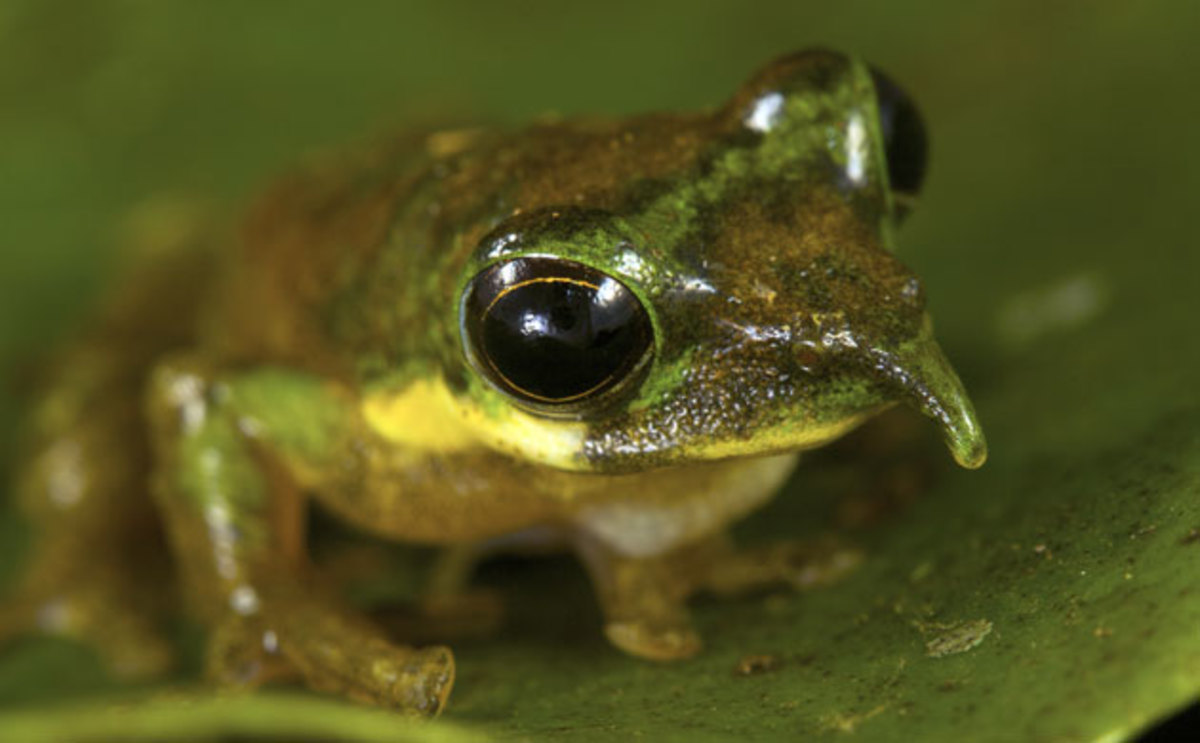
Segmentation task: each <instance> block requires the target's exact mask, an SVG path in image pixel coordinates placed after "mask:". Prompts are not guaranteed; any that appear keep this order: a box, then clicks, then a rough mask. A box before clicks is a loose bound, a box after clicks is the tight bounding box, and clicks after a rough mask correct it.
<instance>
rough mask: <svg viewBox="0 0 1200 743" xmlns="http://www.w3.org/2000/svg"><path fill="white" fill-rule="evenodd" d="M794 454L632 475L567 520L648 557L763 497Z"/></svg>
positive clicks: (716, 527) (734, 516)
mask: <svg viewBox="0 0 1200 743" xmlns="http://www.w3.org/2000/svg"><path fill="white" fill-rule="evenodd" d="M798 456H799V455H797V454H782V455H778V456H773V457H762V458H756V459H746V460H737V461H733V462H725V463H721V464H719V465H708V466H704V467H698V468H685V469H681V470H676V471H671V470H665V471H662V472H660V473H651V474H649V475H642V476H632V477H630V478H629V479H628V481H627V490H628V491H629V492H620V491H619V490H618V491H614V492H612V493H611V494H610V495H609V496H608V497H606V498H604V499H602V500H592V501H591V502H589V503H587V504H580V505H579V506H578V507H577V508H576V509H573V514H572V515H573V518H572V522H573V524H574V525H575V526H576V527H577V528H579V529H582V530H583V531H585V532H587V533H588V534H590V535H592V536H593V537H595V538H596V539H599V540H600V541H602V542H604V543H605V544H607V545H608V546H609V547H610V548H612V549H613V550H614V551H616V552H618V553H619V554H622V555H625V556H627V557H652V556H654V555H658V554H661V553H663V552H668V551H670V550H672V549H674V548H676V547H679V546H682V545H684V544H687V543H689V542H694V541H696V540H697V539H700V538H703V537H705V536H708V535H710V534H714V533H716V532H718V531H720V530H721V529H723V528H724V527H725V526H726V525H728V524H730V523H732V522H734V521H736V520H738V519H740V518H742V517H743V516H745V515H746V514H748V513H750V512H751V511H753V510H754V509H756V508H758V507H759V506H761V505H763V504H764V503H766V502H767V501H768V500H770V499H771V497H772V496H774V495H775V493H776V492H777V491H778V490H779V488H780V486H781V485H783V482H784V480H786V479H787V477H788V475H789V474H791V472H792V470H793V469H794V468H795V466H796V461H797V459H798ZM619 479H623V478H619ZM664 490H666V491H667V492H664Z"/></svg>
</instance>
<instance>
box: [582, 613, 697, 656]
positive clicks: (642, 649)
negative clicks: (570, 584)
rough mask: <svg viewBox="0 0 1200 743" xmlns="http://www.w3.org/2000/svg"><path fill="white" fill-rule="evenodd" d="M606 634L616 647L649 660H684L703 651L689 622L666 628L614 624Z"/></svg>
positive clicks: (644, 623)
mask: <svg viewBox="0 0 1200 743" xmlns="http://www.w3.org/2000/svg"><path fill="white" fill-rule="evenodd" d="M604 634H605V636H606V637H608V641H609V642H611V643H612V644H613V645H615V646H616V647H618V648H620V649H621V650H623V651H625V652H626V653H629V654H630V655H634V656H637V657H639V658H645V659H646V660H657V661H672V660H684V659H686V658H691V657H692V656H694V655H696V654H697V653H699V652H700V650H701V648H702V647H703V643H702V642H701V640H700V635H699V634H697V633H696V630H694V629H693V628H692V627H691V625H689V624H687V623H686V622H679V623H672V624H666V625H663V624H658V623H655V622H651V621H646V620H641V619H633V620H625V621H612V622H608V623H607V624H606V625H605V626H604Z"/></svg>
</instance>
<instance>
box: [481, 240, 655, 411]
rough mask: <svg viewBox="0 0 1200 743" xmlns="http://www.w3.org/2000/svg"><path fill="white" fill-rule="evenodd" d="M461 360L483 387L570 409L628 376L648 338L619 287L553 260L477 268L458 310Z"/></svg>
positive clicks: (636, 305)
mask: <svg viewBox="0 0 1200 743" xmlns="http://www.w3.org/2000/svg"><path fill="white" fill-rule="evenodd" d="M462 327H463V340H464V343H465V345H466V348H467V353H468V356H469V357H470V358H471V359H472V361H473V362H474V364H475V366H476V367H477V368H478V369H479V370H480V371H481V372H482V373H483V374H484V376H486V377H487V378H488V379H489V380H490V381H491V382H492V384H494V385H495V386H496V387H498V388H500V389H501V390H502V391H503V392H505V393H507V394H508V395H510V396H512V397H514V398H516V399H517V400H519V401H521V402H523V403H526V404H529V405H531V406H532V407H534V408H538V409H553V410H564V409H565V410H572V411H573V410H576V409H578V407H579V406H581V405H585V404H587V403H590V402H592V401H594V400H597V399H598V398H600V397H601V396H605V397H607V395H606V393H609V392H611V391H613V390H614V389H616V388H618V387H621V386H623V385H625V384H627V383H629V382H630V380H632V379H634V378H635V377H636V376H637V374H638V372H639V371H640V370H641V369H642V368H644V367H645V365H646V362H647V361H648V359H649V357H650V349H651V347H652V346H653V338H654V331H653V328H652V326H651V323H650V318H649V316H648V315H647V314H646V310H645V308H644V307H642V303H641V302H640V301H639V300H638V298H637V297H636V296H635V295H634V294H633V292H631V291H630V290H629V289H628V288H627V287H626V286H625V285H624V284H622V283H621V282H620V281H617V280H616V279H614V278H612V277H611V276H608V275H606V274H604V273H601V272H600V271H597V270H595V269H593V268H589V267H588V266H584V265H582V264H580V263H575V262H573V261H566V260H560V259H556V258H516V259H514V260H510V261H506V262H504V263H498V264H496V265H494V266H491V267H489V268H486V269H484V270H483V271H481V272H480V273H479V274H477V275H476V276H475V278H473V279H472V280H471V282H470V284H469V285H468V287H467V290H466V293H465V294H464V296H463V304H462Z"/></svg>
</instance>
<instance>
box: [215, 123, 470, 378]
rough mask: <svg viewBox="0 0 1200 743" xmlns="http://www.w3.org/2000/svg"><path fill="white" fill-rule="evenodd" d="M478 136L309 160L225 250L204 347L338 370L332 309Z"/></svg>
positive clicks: (446, 132)
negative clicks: (328, 326) (442, 170)
mask: <svg viewBox="0 0 1200 743" xmlns="http://www.w3.org/2000/svg"><path fill="white" fill-rule="evenodd" d="M474 136H475V135H474V133H473V130H463V129H435V128H433V127H422V128H411V129H406V130H404V131H401V132H398V133H394V134H391V135H389V136H386V137H377V138H375V139H374V140H372V141H370V142H367V143H364V144H360V145H358V146H355V147H352V148H350V149H343V150H332V151H327V152H320V153H316V154H314V155H311V156H309V157H308V158H307V159H305V160H304V161H302V162H301V163H300V164H299V165H298V166H296V167H294V168H293V169H292V170H291V171H290V172H287V173H285V174H284V175H283V176H281V177H279V178H277V179H276V180H275V181H274V182H273V183H272V184H271V185H270V186H269V187H268V188H267V189H266V190H265V191H264V192H263V193H262V195H261V196H259V197H258V198H257V199H256V200H255V201H254V202H253V203H252V205H251V207H250V208H249V210H248V211H247V212H246V215H245V217H244V219H243V220H242V222H241V225H240V229H239V230H238V231H237V233H236V235H235V237H234V239H233V240H232V241H231V243H230V244H229V245H228V249H227V250H226V251H225V252H224V255H223V257H222V258H223V260H222V266H221V271H220V278H219V282H218V287H217V293H216V295H215V296H216V299H215V301H214V302H213V306H212V307H210V308H209V312H208V313H207V317H206V320H205V322H204V329H205V332H204V334H203V337H204V345H205V347H206V351H207V352H209V353H210V354H212V355H216V356H219V357H222V358H224V359H227V360H229V361H231V362H236V361H239V360H253V361H274V362H279V363H288V364H293V365H295V364H301V365H303V366H306V367H317V368H318V369H319V370H320V371H322V372H323V373H333V372H337V371H339V369H338V368H337V367H338V366H339V364H340V362H339V361H338V360H337V356H338V354H337V349H332V348H329V347H328V346H329V341H328V338H326V337H325V327H324V325H325V323H324V321H323V320H322V318H321V317H320V313H321V312H322V311H323V308H324V306H325V305H326V304H327V303H328V301H329V300H330V298H331V297H332V296H333V295H334V294H335V293H336V292H337V291H338V290H339V288H340V287H341V286H342V284H344V283H345V281H346V280H347V279H348V278H349V277H351V276H352V275H353V273H354V272H355V270H356V268H357V267H360V266H362V265H365V264H367V263H369V261H370V260H371V258H372V256H373V255H374V254H375V253H376V252H377V251H378V250H379V249H380V248H381V246H382V245H383V244H384V243H385V242H386V241H387V238H388V234H389V230H390V229H391V227H392V225H393V223H394V221H395V219H396V214H397V212H398V210H399V209H401V208H402V207H403V205H405V204H406V203H408V202H409V201H410V200H411V199H412V198H413V194H414V193H415V192H416V191H417V190H419V189H420V188H421V186H422V182H423V180H424V179H426V178H427V176H428V173H429V171H430V169H431V167H432V166H433V163H435V162H436V161H437V160H439V159H440V158H444V157H445V156H446V155H447V153H449V152H451V151H452V150H453V149H454V148H456V147H464V146H467V144H468V143H469V142H471V141H472V138H473V137H474Z"/></svg>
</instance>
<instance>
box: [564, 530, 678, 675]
mask: <svg viewBox="0 0 1200 743" xmlns="http://www.w3.org/2000/svg"><path fill="white" fill-rule="evenodd" d="M579 553H580V556H581V557H582V559H583V562H584V565H585V567H587V569H588V572H589V573H590V574H591V577H592V583H593V585H594V586H595V589H596V594H597V596H598V598H599V600H600V607H601V609H602V610H603V612H604V619H605V624H604V634H605V635H606V636H607V637H608V640H609V642H611V643H612V644H613V645H615V646H617V647H618V648H620V649H621V650H624V651H625V652H627V653H629V654H630V655H635V656H638V657H639V658H646V659H647V660H658V661H671V660H682V659H684V658H690V657H692V656H693V655H695V654H696V653H698V652H700V649H701V646H702V643H701V641H700V636H699V635H698V634H697V633H696V630H695V629H693V628H692V624H691V620H690V618H689V615H688V611H687V607H686V606H685V605H684V601H685V600H686V598H687V594H686V591H681V590H680V589H681V588H684V586H682V585H681V584H679V583H677V582H675V581H674V580H673V578H674V577H675V574H674V571H673V570H672V565H671V560H670V559H669V558H665V559H664V558H633V557H626V556H623V555H619V554H617V553H615V552H613V551H611V550H609V549H607V548H606V547H605V546H603V545H601V544H597V543H594V542H588V543H585V544H582V545H581V546H580V549H579Z"/></svg>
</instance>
